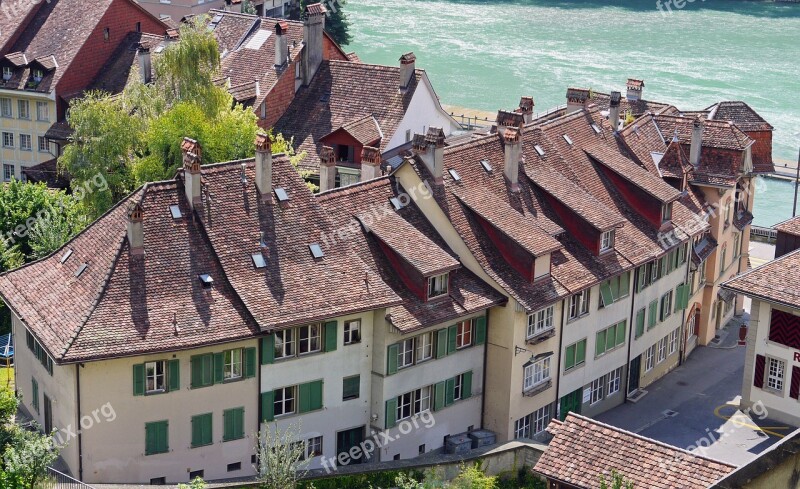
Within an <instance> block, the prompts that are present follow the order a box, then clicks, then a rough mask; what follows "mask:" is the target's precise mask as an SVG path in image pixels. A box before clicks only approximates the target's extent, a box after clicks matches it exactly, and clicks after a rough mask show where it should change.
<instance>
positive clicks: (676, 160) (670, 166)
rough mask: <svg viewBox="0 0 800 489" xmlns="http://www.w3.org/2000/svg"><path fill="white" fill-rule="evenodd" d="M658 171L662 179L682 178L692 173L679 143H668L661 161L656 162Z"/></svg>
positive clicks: (687, 158) (690, 165)
mask: <svg viewBox="0 0 800 489" xmlns="http://www.w3.org/2000/svg"><path fill="white" fill-rule="evenodd" d="M658 171H659V172H661V175H662V176H664V177H672V178H681V179H682V178H683V177H684V176H686V174H687V173H689V172H691V171H692V164H691V163H689V157H688V156H687V155H686V151H684V150H683V145H682V144H681V143H680V142H679V141H670V142H669V144H668V145H667V149H666V151H665V152H664V155H663V156H662V157H661V160H659V162H658Z"/></svg>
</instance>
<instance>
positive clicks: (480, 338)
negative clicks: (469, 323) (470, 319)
mask: <svg viewBox="0 0 800 489" xmlns="http://www.w3.org/2000/svg"><path fill="white" fill-rule="evenodd" d="M484 343H486V316H481V317H479V318H476V319H475V344H476V345H482V344H484Z"/></svg>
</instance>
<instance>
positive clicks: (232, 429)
mask: <svg viewBox="0 0 800 489" xmlns="http://www.w3.org/2000/svg"><path fill="white" fill-rule="evenodd" d="M222 420H223V424H224V427H223V433H222V441H231V440H241V439H242V438H244V408H243V407H240V408H235V409H226V410H225V411H223V412H222Z"/></svg>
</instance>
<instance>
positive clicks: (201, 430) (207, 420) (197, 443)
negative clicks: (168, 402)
mask: <svg viewBox="0 0 800 489" xmlns="http://www.w3.org/2000/svg"><path fill="white" fill-rule="evenodd" d="M213 418H214V416H213V414H211V413H206V414H198V415H197V416H192V448H197V447H203V446H206V445H211V444H212V443H214V440H213V438H212V432H211V425H212V423H213Z"/></svg>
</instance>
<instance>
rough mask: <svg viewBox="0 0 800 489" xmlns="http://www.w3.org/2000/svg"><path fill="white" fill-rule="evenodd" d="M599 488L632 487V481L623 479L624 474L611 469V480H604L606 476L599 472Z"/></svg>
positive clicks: (621, 488) (625, 488) (616, 488)
mask: <svg viewBox="0 0 800 489" xmlns="http://www.w3.org/2000/svg"><path fill="white" fill-rule="evenodd" d="M600 489H633V482H631V481H628V480H626V479H625V476H623V475H622V474H620V473H619V472H617V471H616V470H615V469H612V470H611V481H606V476H605V475H603V474H600Z"/></svg>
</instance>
